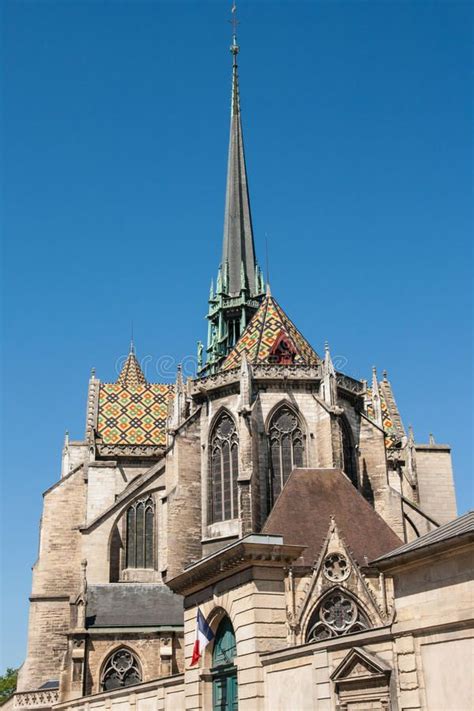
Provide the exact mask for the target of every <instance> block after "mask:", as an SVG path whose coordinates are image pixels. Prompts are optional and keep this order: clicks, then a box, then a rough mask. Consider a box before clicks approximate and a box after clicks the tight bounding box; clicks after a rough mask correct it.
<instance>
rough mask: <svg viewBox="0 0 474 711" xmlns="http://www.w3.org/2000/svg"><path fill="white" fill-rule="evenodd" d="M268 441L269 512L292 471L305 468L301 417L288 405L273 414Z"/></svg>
mask: <svg viewBox="0 0 474 711" xmlns="http://www.w3.org/2000/svg"><path fill="white" fill-rule="evenodd" d="M268 439H269V447H270V481H269V487H268V504H269V507H268V510H270V509H271V508H272V506H273V504H274V503H275V499H276V498H277V496H278V495H279V493H280V491H281V490H282V488H283V486H284V484H285V482H286V480H287V479H288V477H289V476H290V473H291V472H292V470H293V469H294V468H295V467H302V466H303V460H304V440H303V431H302V428H301V423H300V420H299V417H298V416H297V414H296V413H295V412H294V411H293V410H292V409H291V408H290V407H288V405H282V406H281V407H279V408H278V410H277V411H276V412H275V413H274V414H273V416H272V418H271V420H270V424H269V429H268Z"/></svg>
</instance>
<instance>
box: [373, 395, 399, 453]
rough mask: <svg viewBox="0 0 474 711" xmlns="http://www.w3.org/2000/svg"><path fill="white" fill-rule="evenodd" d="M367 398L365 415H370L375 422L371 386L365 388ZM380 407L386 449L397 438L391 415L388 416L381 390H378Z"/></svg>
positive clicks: (391, 445)
mask: <svg viewBox="0 0 474 711" xmlns="http://www.w3.org/2000/svg"><path fill="white" fill-rule="evenodd" d="M367 398H368V403H367V415H368V417H370V419H371V420H374V422H375V414H374V406H373V400H372V388H367ZM380 409H381V410H382V426H383V429H384V432H385V446H386V448H387V449H390V448H391V447H393V445H394V444H395V442H396V441H397V440H398V437H397V431H396V429H395V426H394V423H393V420H392V417H391V416H390V412H389V409H388V405H387V402H386V400H385V398H384V395H383V392H382V391H381V392H380Z"/></svg>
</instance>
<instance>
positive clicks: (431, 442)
mask: <svg viewBox="0 0 474 711" xmlns="http://www.w3.org/2000/svg"><path fill="white" fill-rule="evenodd" d="M429 443H430V444H436V442H435V438H434V435H433V433H432V432H430V439H429Z"/></svg>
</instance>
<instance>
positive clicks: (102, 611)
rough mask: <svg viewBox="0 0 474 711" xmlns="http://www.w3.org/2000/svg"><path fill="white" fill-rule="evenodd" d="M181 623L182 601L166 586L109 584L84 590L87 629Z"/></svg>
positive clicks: (158, 625)
mask: <svg viewBox="0 0 474 711" xmlns="http://www.w3.org/2000/svg"><path fill="white" fill-rule="evenodd" d="M183 624H184V618H183V598H182V597H181V596H180V595H175V594H174V593H173V592H172V591H171V590H170V589H169V588H167V587H166V586H165V585H160V584H150V583H111V584H110V585H90V586H89V587H88V589H87V611H86V627H87V628H88V629H91V628H99V627H100V628H102V627H160V626H166V627H167V626H170V627H171V626H180V625H183Z"/></svg>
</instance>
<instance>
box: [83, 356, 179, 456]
mask: <svg viewBox="0 0 474 711" xmlns="http://www.w3.org/2000/svg"><path fill="white" fill-rule="evenodd" d="M173 391H174V386H173V385H172V384H167V383H147V381H146V378H145V376H144V375H143V371H142V369H141V368H140V364H139V363H138V360H137V359H136V357H135V353H134V351H133V348H132V349H131V350H130V353H129V355H128V357H127V360H126V361H125V364H124V366H123V368H122V370H121V372H120V375H119V376H118V378H117V382H116V383H101V385H100V387H99V406H98V414H97V434H98V436H99V437H100V439H101V441H102V444H107V445H128V446H130V445H141V446H144V445H145V446H146V445H154V446H157V445H158V446H165V444H166V423H167V418H168V405H169V401H170V398H171V397H172V395H173Z"/></svg>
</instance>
